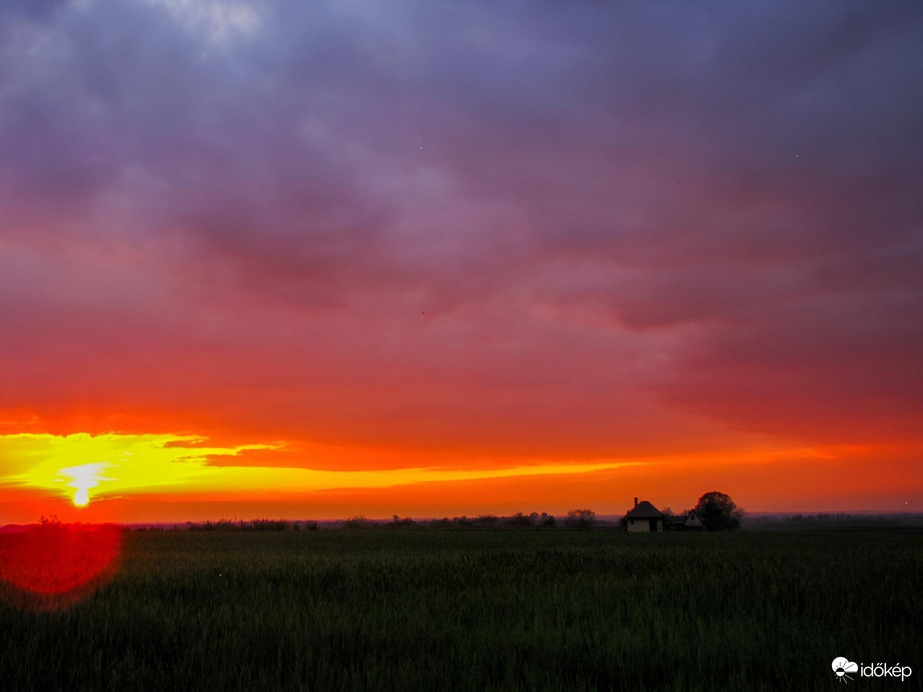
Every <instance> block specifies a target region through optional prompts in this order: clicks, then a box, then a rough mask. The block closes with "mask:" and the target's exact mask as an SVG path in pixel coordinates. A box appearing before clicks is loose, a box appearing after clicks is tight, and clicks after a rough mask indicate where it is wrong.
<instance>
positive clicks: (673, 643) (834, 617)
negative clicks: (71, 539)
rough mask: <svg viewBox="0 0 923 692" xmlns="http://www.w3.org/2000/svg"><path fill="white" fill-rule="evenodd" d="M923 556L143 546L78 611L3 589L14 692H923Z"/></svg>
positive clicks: (216, 539) (660, 546)
mask: <svg viewBox="0 0 923 692" xmlns="http://www.w3.org/2000/svg"><path fill="white" fill-rule="evenodd" d="M920 539H921V534H919V533H910V532H908V533H889V532H887V531H882V532H866V533H842V532H829V533H828V532H809V533H795V532H791V533H790V532H782V531H780V532H760V533H748V532H739V533H698V534H688V533H686V534H684V533H676V534H645V535H629V534H626V533H622V532H617V531H600V530H597V531H567V530H556V531H500V530H498V531H476V530H471V531H458V530H456V531H437V530H433V531H382V530H372V529H360V530H356V531H269V532H255V531H251V532H244V531H208V532H202V531H199V532H173V531H164V532H134V533H129V534H127V535H126V537H125V542H124V546H123V556H122V561H121V566H120V568H119V569H118V571H117V573H116V574H115V576H114V578H113V579H112V581H111V582H109V583H108V584H106V585H100V586H98V587H97V588H96V589H94V590H92V591H91V593H90V594H89V595H88V597H87V598H86V599H85V600H83V601H80V602H78V603H74V604H71V605H68V606H64V607H59V608H57V609H52V610H48V611H45V612H40V611H36V610H34V609H31V608H29V607H28V604H27V603H25V602H24V601H23V600H22V599H21V598H19V597H18V596H17V594H15V593H11V589H10V587H8V586H2V585H0V591H2V593H0V595H3V596H5V598H4V599H3V600H0V676H2V679H0V688H3V689H10V690H57V689H60V690H64V689H66V690H75V689H99V690H107V689H108V690H132V689H145V690H198V689H214V690H238V689H240V690H253V689H313V690H354V689H361V690H378V689H382V690H417V689H419V690H430V689H447V690H477V691H481V690H490V689H494V690H516V689H560V690H582V689H590V690H593V689H598V690H608V689H612V690H644V689H651V690H661V689H662V690H673V689H676V690H683V689H708V690H812V689H824V690H829V689H831V688H836V687H837V686H836V678H835V676H834V673H833V671H832V670H831V667H830V663H831V661H832V660H833V659H834V658H836V657H838V656H846V657H848V658H849V659H850V660H852V661H857V662H890V663H892V664H896V663H901V664H905V665H910V666H912V668H913V676H912V677H911V678H909V679H908V680H906V681H905V682H903V683H901V682H900V681H896V682H895V681H893V680H892V681H879V682H880V683H881V685H882V686H885V683H888V685H887V686H888V689H898V688H900V689H901V690H911V689H920V680H921V678H923V658H920V652H921V651H923V634H921V627H920V623H921V622H923V592H921V590H920V589H919V583H920V582H919V577H920V574H923V541H921V540H920ZM875 682H876V681H873V680H856V681H855V685H856V689H859V688H860V687H861V688H862V689H863V690H868V689H881V688H882V687H876V685H875Z"/></svg>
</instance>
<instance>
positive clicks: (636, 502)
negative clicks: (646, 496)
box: [635, 498, 638, 507]
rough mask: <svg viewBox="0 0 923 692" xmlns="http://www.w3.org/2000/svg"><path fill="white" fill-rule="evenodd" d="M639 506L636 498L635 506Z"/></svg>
mask: <svg viewBox="0 0 923 692" xmlns="http://www.w3.org/2000/svg"><path fill="white" fill-rule="evenodd" d="M637 506H638V498H635V507H637Z"/></svg>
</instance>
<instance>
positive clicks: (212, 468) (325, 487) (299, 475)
mask: <svg viewBox="0 0 923 692" xmlns="http://www.w3.org/2000/svg"><path fill="white" fill-rule="evenodd" d="M244 452H248V454H244ZM249 452H253V453H254V454H255V453H259V454H258V456H257V457H253V456H252V455H250V454H249ZM914 453H915V450H906V449H901V448H899V447H895V448H887V447H879V448H871V447H868V446H866V447H860V446H824V447H804V446H792V447H781V446H780V447H772V446H771V445H768V444H762V445H756V446H752V447H749V448H738V449H724V450H718V451H715V452H713V453H711V454H706V453H696V454H686V455H667V456H657V457H653V456H652V457H646V458H610V459H583V460H571V461H562V460H559V459H522V458H510V459H503V458H490V459H488V458H483V459H477V458H476V459H473V460H459V459H457V458H451V457H443V458H442V459H441V463H440V465H438V466H431V467H422V466H417V465H414V466H406V465H405V466H400V458H399V457H397V456H395V461H394V462H393V463H390V464H389V465H388V467H387V468H379V467H378V466H377V464H379V463H380V462H381V460H382V458H383V457H382V454H384V452H381V451H379V452H377V453H376V455H375V456H374V457H373V458H372V461H371V464H372V466H371V467H369V468H364V469H363V468H361V460H362V457H361V456H359V455H358V453H357V455H356V456H355V457H354V459H353V461H352V463H351V464H350V465H349V467H348V470H343V469H340V470H337V469H335V468H333V469H331V467H332V466H334V464H332V463H331V458H330V457H327V458H318V460H317V461H318V465H319V466H322V468H311V467H310V464H311V463H312V462H313V458H310V455H307V456H308V457H309V458H302V459H300V461H301V463H302V464H303V466H294V465H293V464H294V463H295V462H296V461H298V458H297V454H296V453H295V452H293V449H292V448H291V447H287V446H285V445H281V444H279V443H273V444H250V445H237V446H220V445H208V444H207V443H206V440H205V439H204V438H202V437H197V436H191V435H174V434H118V433H108V434H101V435H95V436H93V435H89V434H86V433H76V434H71V435H51V434H39V433H28V434H26V433H22V434H15V435H0V455H2V457H3V459H4V461H5V463H4V466H3V468H2V469H0V525H2V524H4V523H9V522H12V521H26V522H28V521H35V520H36V519H37V518H38V516H39V515H40V514H41V515H52V514H55V515H59V516H61V517H62V518H64V519H66V520H79V521H93V522H96V521H99V522H107V521H121V522H134V521H186V520H203V519H219V518H231V517H239V518H263V517H266V518H289V519H298V518H317V519H335V518H343V517H345V516H350V515H353V514H366V515H368V516H373V517H374V516H378V517H388V516H391V514H393V513H398V514H401V515H403V516H417V517H426V516H430V517H434V516H435V517H441V516H444V515H453V514H457V515H461V514H469V515H471V514H478V513H512V512H516V511H525V512H530V511H536V510H537V511H550V512H557V513H564V512H566V511H568V510H569V509H573V508H575V507H578V506H579V507H591V508H592V509H594V510H595V511H597V512H598V513H599V514H616V513H619V512H621V511H623V510H624V509H625V507H624V506H623V505H626V503H627V501H628V498H631V497H632V496H634V495H642V496H645V497H647V498H649V499H651V500H652V501H654V502H655V504H657V505H662V506H671V507H672V508H673V509H675V510H678V509H682V508H686V507H689V506H691V505H692V504H693V503H694V502H695V500H696V499H697V497H698V495H700V494H701V493H702V492H706V491H708V490H712V489H716V488H717V489H721V490H723V491H727V492H729V493H730V494H731V495H732V496H734V497H735V500H737V501H738V503H739V504H741V505H742V506H744V507H746V508H748V509H757V510H761V509H762V510H785V509H789V508H794V509H804V510H808V509H813V508H817V509H824V510H838V509H849V508H850V506H852V507H855V506H856V504H855V503H856V500H855V499H854V498H858V497H862V496H863V495H865V497H870V498H879V497H884V496H883V495H882V493H883V492H887V493H888V494H889V495H900V496H906V499H907V501H908V502H909V503H910V504H908V505H905V507H906V510H905V511H918V510H919V508H918V507H917V506H916V505H917V504H918V503H917V502H916V500H915V497H916V496H918V495H919V488H914V487H912V485H910V486H908V485H907V484H906V483H897V484H895V483H894V482H891V481H890V480H889V478H891V479H893V478H900V477H906V475H907V473H908V469H909V468H910V467H912V463H911V462H912V459H913V454H914ZM394 454H395V455H397V453H394ZM870 457H874V458H877V459H878V460H879V462H878V463H879V465H880V468H881V469H891V470H892V472H891V473H889V474H882V475H881V476H880V478H879V480H878V482H877V485H876V486H875V487H871V488H870V487H869V486H868V485H867V483H865V481H861V479H860V474H858V473H850V472H849V469H856V470H857V469H859V468H861V467H862V466H863V465H864V464H866V463H867V459H868V458H870ZM274 459H275V463H276V464H278V465H273V461H274ZM908 460H911V461H908ZM407 461H408V462H410V463H419V461H420V459H419V458H418V457H410V458H408V460H407ZM357 467H358V468H357ZM830 477H834V478H837V479H839V480H837V481H836V482H835V483H833V484H831V483H830V482H829V478H830ZM796 479H797V480H796ZM783 481H784V482H783ZM831 497H834V498H843V499H840V500H831V499H825V498H831ZM872 501H873V502H874V503H875V504H873V505H871V506H870V505H867V504H866V505H865V508H872V509H874V508H881V507H886V506H887V502H888V501H887V499H885V500H882V501H880V500H877V499H873V500H872ZM911 501H912V502H911ZM65 502H66V505H65V504H64V503H65ZM892 502H893V501H892ZM911 504H912V505H913V506H911ZM626 506H627V505H626ZM68 507H70V510H71V511H68ZM861 507H862V506H861V505H860V508H861Z"/></svg>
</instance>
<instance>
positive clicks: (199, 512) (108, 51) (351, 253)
mask: <svg viewBox="0 0 923 692" xmlns="http://www.w3.org/2000/svg"><path fill="white" fill-rule="evenodd" d="M921 85H923V5H921V4H920V3H918V2H887V3H869V2H865V1H863V2H845V1H843V0H830V1H828V2H824V1H818V2H809V3H805V2H794V1H793V2H780V1H777V0H772V1H767V2H747V3H739V2H720V3H719V2H705V3H689V2H644V3H628V2H624V3H622V2H599V1H593V2H591V1H590V0H576V1H573V2H561V1H560V0H554V1H552V0H528V1H527V0H510V1H504V0H500V1H487V0H481V1H479V0H472V1H471V2H468V1H467V0H459V1H457V2H456V1H453V2H440V1H434V0H380V1H374V0H367V1H366V0H312V1H311V2H300V1H297V2H296V1H295V0H274V1H272V2H270V1H269V0H265V1H258V0H254V1H253V2H245V1H239V2H238V1H232V0H227V1H224V0H136V1H133V2H128V1H123V2H118V1H115V0H112V1H109V0H69V1H58V0H5V1H4V2H3V3H2V4H0V525H3V524H7V523H14V522H33V521H37V520H38V518H39V517H40V516H41V515H46V516H47V515H50V514H57V515H58V516H59V517H61V518H62V519H66V520H78V521H94V522H95V521H119V522H122V521H124V522H134V521H185V520H203V519H212V520H214V519H219V518H227V519H232V518H239V519H248V518H289V519H307V518H314V519H322V518H335V517H347V516H351V515H355V514H364V515H366V516H369V517H390V516H391V515H392V514H395V513H396V514H400V515H402V516H406V515H410V516H418V517H441V516H443V515H448V516H453V515H461V514H468V515H476V514H480V513H504V514H506V513H511V512H516V511H523V512H527V513H528V512H531V511H547V512H551V513H559V514H560V513H564V512H567V511H568V510H569V509H575V508H584V507H587V508H591V509H593V510H595V511H596V512H597V513H598V514H622V513H624V512H625V511H626V510H627V509H628V508H629V506H630V505H631V503H632V498H633V497H635V496H640V497H641V498H643V499H648V500H650V501H651V502H652V503H654V504H655V505H656V506H658V507H664V506H670V507H672V508H673V509H674V510H681V509H684V508H688V507H691V506H692V505H694V504H695V502H696V499H697V498H698V497H699V496H700V495H701V494H703V493H704V492H707V491H710V490H721V491H724V492H727V493H728V494H730V495H731V496H732V497H733V498H734V499H735V500H736V501H737V503H738V504H739V505H742V506H743V507H745V508H746V509H748V510H750V511H840V510H842V511H849V510H866V509H876V510H889V511H923V472H921V461H923V88H921Z"/></svg>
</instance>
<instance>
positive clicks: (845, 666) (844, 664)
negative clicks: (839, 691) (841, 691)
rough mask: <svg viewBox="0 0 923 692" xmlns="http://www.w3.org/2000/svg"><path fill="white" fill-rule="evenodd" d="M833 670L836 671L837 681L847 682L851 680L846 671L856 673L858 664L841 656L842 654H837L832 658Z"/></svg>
mask: <svg viewBox="0 0 923 692" xmlns="http://www.w3.org/2000/svg"><path fill="white" fill-rule="evenodd" d="M832 665H833V672H834V673H836V678H837V680H838V681H839V682H849V681H850V680H852V678H851V677H849V676H848V675H847V673H858V672H859V666H858V664H856V663H853V662H852V661H850V660H847V659H845V658H843V657H842V656H837V657H836V658H835V659H833V664H832Z"/></svg>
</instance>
